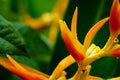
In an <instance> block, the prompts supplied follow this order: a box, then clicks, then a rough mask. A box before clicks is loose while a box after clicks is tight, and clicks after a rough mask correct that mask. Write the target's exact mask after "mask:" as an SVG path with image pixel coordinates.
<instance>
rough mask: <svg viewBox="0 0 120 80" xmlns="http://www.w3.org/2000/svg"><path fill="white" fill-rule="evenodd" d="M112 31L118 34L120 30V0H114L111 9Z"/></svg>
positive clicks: (110, 24) (110, 23) (110, 22)
mask: <svg viewBox="0 0 120 80" xmlns="http://www.w3.org/2000/svg"><path fill="white" fill-rule="evenodd" d="M109 26H110V32H111V33H112V34H116V33H117V34H118V33H119V31H120V4H119V0H113V4H112V7H111V11H110V21H109Z"/></svg>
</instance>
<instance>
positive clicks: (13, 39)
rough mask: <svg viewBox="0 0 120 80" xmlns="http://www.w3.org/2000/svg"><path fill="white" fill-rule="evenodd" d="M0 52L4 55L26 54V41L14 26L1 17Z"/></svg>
mask: <svg viewBox="0 0 120 80" xmlns="http://www.w3.org/2000/svg"><path fill="white" fill-rule="evenodd" d="M0 51H1V52H2V53H8V54H9V53H11V54H22V53H24V52H25V47H24V40H23V38H22V37H21V35H20V34H19V33H18V32H17V31H16V30H15V29H14V28H13V26H12V24H11V23H10V22H8V21H7V20H5V19H4V18H3V17H2V16H0Z"/></svg>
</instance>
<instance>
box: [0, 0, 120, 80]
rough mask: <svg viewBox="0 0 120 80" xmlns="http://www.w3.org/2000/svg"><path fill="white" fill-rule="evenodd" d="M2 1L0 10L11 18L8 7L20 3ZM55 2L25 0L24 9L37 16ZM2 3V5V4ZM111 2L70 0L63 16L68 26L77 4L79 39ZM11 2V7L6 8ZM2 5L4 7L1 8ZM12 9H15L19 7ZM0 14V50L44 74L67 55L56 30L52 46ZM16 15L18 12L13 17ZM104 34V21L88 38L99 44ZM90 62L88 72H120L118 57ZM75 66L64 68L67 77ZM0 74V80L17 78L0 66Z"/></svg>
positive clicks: (106, 75) (106, 31)
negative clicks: (90, 66)
mask: <svg viewBox="0 0 120 80" xmlns="http://www.w3.org/2000/svg"><path fill="white" fill-rule="evenodd" d="M3 1H4V0H1V1H0V14H1V15H2V16H4V17H5V18H7V19H8V17H9V20H12V19H13V18H10V17H11V16H12V17H16V16H13V15H12V14H10V13H11V12H12V11H15V10H11V9H19V8H22V7H23V6H22V5H19V6H17V7H16V8H15V7H14V8H13V6H15V2H16V1H15V0H11V1H9V0H8V1H7V0H5V1H6V2H3ZM19 1H20V0H17V4H19ZM23 1H24V0H22V1H20V2H21V3H20V4H22V3H23ZM12 2H13V3H12ZM55 2H56V1H55V0H51V1H50V2H49V0H40V1H35V0H29V1H25V4H28V5H27V10H28V13H30V15H32V16H33V17H39V16H40V15H41V14H42V13H44V12H50V11H51V10H52V8H53V6H54V5H53V4H55ZM2 3H4V4H6V5H3V4H2ZM111 3H112V0H70V4H69V6H68V9H67V11H66V15H65V17H64V20H65V21H66V23H67V25H68V26H69V27H70V24H71V19H72V15H73V12H74V10H75V8H76V6H78V9H79V10H78V11H79V12H78V24H77V28H78V29H77V30H78V39H79V40H80V42H82V43H83V41H84V37H85V35H86V33H87V32H88V30H89V29H90V28H91V26H92V25H94V24H95V23H96V22H97V21H99V20H100V19H102V18H104V17H107V16H109V10H110V6H111ZM11 4H12V8H10V6H11ZM24 6H25V5H24ZM48 6H49V7H48ZM3 7H4V9H2V8H3ZM21 10H23V9H21ZM24 10H25V9H24ZM16 11H18V12H17V13H19V11H20V10H16ZM4 13H5V14H4ZM2 16H0V54H6V53H7V54H10V55H12V57H13V58H14V59H15V60H16V61H18V62H20V63H22V64H25V65H28V66H30V67H33V68H35V69H37V70H40V71H42V72H44V73H46V74H51V73H52V71H53V70H54V68H55V67H56V65H57V64H58V63H59V62H60V60H62V59H63V58H64V57H65V56H67V55H69V52H68V51H67V49H66V47H65V45H64V42H63V40H62V38H61V35H60V33H59V35H58V37H57V41H56V44H55V46H53V45H51V43H50V42H49V40H48V39H47V38H46V37H45V36H44V35H43V34H42V31H38V30H33V29H31V28H30V27H29V26H28V25H26V24H24V23H21V22H20V21H14V22H11V21H7V20H6V19H5V18H3V17H2ZM18 17H19V15H18V16H17V18H18ZM13 20H14V19H13ZM13 20H12V21H13ZM46 31H47V30H46ZM108 37H109V29H108V23H107V24H105V25H104V27H103V28H102V29H101V30H100V31H99V32H98V34H97V35H96V36H95V37H94V39H93V41H92V42H93V43H95V44H96V45H98V46H100V47H101V48H102V47H103V46H104V44H105V42H106V41H107V39H108ZM13 54H14V55H13ZM24 55H26V56H24ZM91 65H92V69H91V72H90V74H91V75H94V76H99V77H102V78H111V77H117V76H120V59H116V58H111V57H104V58H102V59H99V60H97V61H95V62H94V63H92V64H91ZM76 69H77V65H76V64H73V65H72V66H71V67H69V68H68V69H67V70H66V71H67V72H68V74H67V75H68V76H67V77H71V76H72V75H73V74H74V72H75V71H76ZM0 75H1V76H0V80H21V79H20V78H18V77H16V76H15V75H13V74H11V73H10V72H9V71H7V70H5V69H4V68H2V67H0ZM6 76H7V77H6Z"/></svg>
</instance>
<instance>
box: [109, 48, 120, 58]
mask: <svg viewBox="0 0 120 80" xmlns="http://www.w3.org/2000/svg"><path fill="white" fill-rule="evenodd" d="M111 56H113V57H120V49H116V50H114V51H113V52H112V54H111Z"/></svg>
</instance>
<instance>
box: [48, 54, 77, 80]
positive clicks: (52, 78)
mask: <svg viewBox="0 0 120 80" xmlns="http://www.w3.org/2000/svg"><path fill="white" fill-rule="evenodd" d="M74 62H75V60H74V59H73V57H72V56H71V55H69V56H67V57H65V58H64V59H63V60H62V61H60V63H59V64H58V65H57V67H56V68H55V70H54V71H53V73H52V75H51V76H50V80H56V79H57V78H58V77H60V75H61V73H62V72H63V71H64V70H65V69H66V68H67V67H69V66H70V65H72V64H73V63H74Z"/></svg>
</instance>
